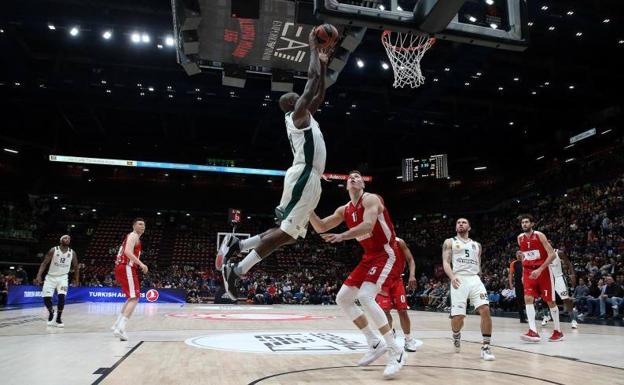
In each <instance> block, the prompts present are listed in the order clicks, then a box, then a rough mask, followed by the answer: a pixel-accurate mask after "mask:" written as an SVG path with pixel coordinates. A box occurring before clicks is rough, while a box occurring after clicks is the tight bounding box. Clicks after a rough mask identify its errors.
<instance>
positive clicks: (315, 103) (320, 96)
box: [308, 52, 329, 115]
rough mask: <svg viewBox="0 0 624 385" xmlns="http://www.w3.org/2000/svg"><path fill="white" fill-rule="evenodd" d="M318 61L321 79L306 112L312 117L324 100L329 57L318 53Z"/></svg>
mask: <svg viewBox="0 0 624 385" xmlns="http://www.w3.org/2000/svg"><path fill="white" fill-rule="evenodd" d="M319 60H320V62H321V78H320V79H319V86H318V89H317V90H316V93H315V94H314V98H312V102H310V106H309V107H308V111H310V113H311V114H313V115H314V113H315V112H316V111H317V110H318V109H319V108H320V107H321V104H323V101H324V100H325V77H326V76H327V62H328V61H329V57H328V56H327V54H326V53H324V52H320V53H319Z"/></svg>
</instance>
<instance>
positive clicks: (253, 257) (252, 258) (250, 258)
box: [234, 250, 262, 275]
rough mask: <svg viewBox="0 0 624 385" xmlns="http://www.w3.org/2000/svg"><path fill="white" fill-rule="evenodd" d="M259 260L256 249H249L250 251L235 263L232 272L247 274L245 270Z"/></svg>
mask: <svg viewBox="0 0 624 385" xmlns="http://www.w3.org/2000/svg"><path fill="white" fill-rule="evenodd" d="M260 261H262V258H261V257H260V255H258V253H257V252H256V250H251V253H249V254H247V256H246V257H245V258H244V259H243V260H242V261H240V262H239V263H238V264H237V265H236V267H235V268H234V273H236V274H237V275H243V274H247V272H248V271H249V270H250V269H251V268H252V267H253V266H254V265H255V264H256V263H258V262H260Z"/></svg>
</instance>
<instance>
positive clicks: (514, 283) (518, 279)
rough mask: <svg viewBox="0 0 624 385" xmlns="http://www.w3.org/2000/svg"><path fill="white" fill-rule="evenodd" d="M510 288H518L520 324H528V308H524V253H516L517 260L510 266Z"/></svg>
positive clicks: (517, 298)
mask: <svg viewBox="0 0 624 385" xmlns="http://www.w3.org/2000/svg"><path fill="white" fill-rule="evenodd" d="M509 287H515V288H516V305H518V313H519V314H520V322H521V323H527V316H526V308H525V306H524V285H523V284H522V253H521V252H520V251H518V252H517V253H516V259H515V260H514V261H512V262H511V264H510V265H509Z"/></svg>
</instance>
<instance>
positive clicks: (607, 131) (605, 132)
mask: <svg viewBox="0 0 624 385" xmlns="http://www.w3.org/2000/svg"><path fill="white" fill-rule="evenodd" d="M611 131H613V130H612V129H611V128H609V129H608V130H605V131H602V132H601V133H600V135H604V134H607V133H609V132H611Z"/></svg>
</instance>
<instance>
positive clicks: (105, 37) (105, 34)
mask: <svg viewBox="0 0 624 385" xmlns="http://www.w3.org/2000/svg"><path fill="white" fill-rule="evenodd" d="M102 37H103V38H104V40H110V38H111V37H113V33H112V32H111V31H104V33H103V34H102Z"/></svg>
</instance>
